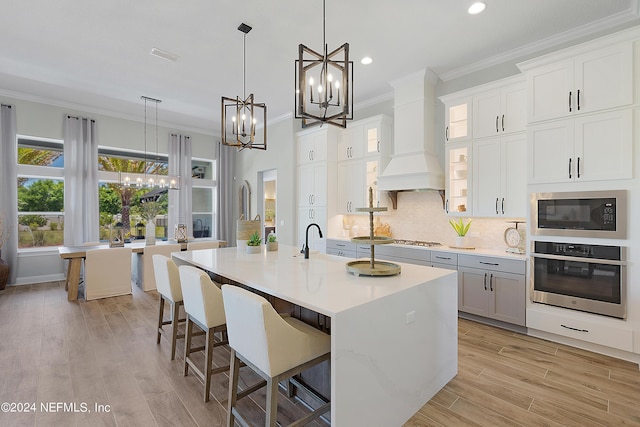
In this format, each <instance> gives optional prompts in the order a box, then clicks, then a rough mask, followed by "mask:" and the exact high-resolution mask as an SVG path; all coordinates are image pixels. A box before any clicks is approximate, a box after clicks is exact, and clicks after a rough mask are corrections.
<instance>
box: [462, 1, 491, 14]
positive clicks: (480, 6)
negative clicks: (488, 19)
mask: <svg viewBox="0 0 640 427" xmlns="http://www.w3.org/2000/svg"><path fill="white" fill-rule="evenodd" d="M486 7H487V5H486V4H484V3H482V2H481V1H477V2H475V3H474V4H472V5H471V6H469V9H467V12H469V15H477V14H478V13H480V12H482V11H483V10H485V9H486Z"/></svg>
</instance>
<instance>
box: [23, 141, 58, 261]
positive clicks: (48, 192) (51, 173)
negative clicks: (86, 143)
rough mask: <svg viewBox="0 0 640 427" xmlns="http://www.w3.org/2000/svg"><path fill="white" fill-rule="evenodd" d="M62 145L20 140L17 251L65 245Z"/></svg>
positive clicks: (56, 142)
mask: <svg viewBox="0 0 640 427" xmlns="http://www.w3.org/2000/svg"><path fill="white" fill-rule="evenodd" d="M63 167H64V155H63V152H62V141H56V140H44V139H35V138H20V139H19V140H18V177H17V178H18V179H17V183H18V248H21V249H22V248H36V247H46V246H58V245H61V244H62V243H63V241H64V236H63V234H64V231H63V230H64V178H63Z"/></svg>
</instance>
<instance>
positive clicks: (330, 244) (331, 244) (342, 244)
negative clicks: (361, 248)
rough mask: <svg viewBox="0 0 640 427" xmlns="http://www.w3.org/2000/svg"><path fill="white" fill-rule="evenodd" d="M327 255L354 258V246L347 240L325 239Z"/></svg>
mask: <svg viewBox="0 0 640 427" xmlns="http://www.w3.org/2000/svg"><path fill="white" fill-rule="evenodd" d="M327 254H329V255H337V256H342V257H347V258H355V257H356V244H355V243H353V242H349V241H347V240H336V239H327Z"/></svg>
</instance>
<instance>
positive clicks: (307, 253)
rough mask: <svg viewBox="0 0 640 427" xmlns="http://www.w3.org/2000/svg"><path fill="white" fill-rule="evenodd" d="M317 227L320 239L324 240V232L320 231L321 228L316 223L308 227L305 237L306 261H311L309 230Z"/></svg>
mask: <svg viewBox="0 0 640 427" xmlns="http://www.w3.org/2000/svg"><path fill="white" fill-rule="evenodd" d="M314 226H315V227H316V228H317V229H318V233H319V234H320V238H322V230H320V226H319V225H318V224H316V223H315V222H313V223H311V224H309V225H307V231H306V232H305V236H304V259H309V228H311V227H314Z"/></svg>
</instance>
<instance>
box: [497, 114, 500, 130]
mask: <svg viewBox="0 0 640 427" xmlns="http://www.w3.org/2000/svg"><path fill="white" fill-rule="evenodd" d="M499 117H500V116H496V133H498V118H499Z"/></svg>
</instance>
